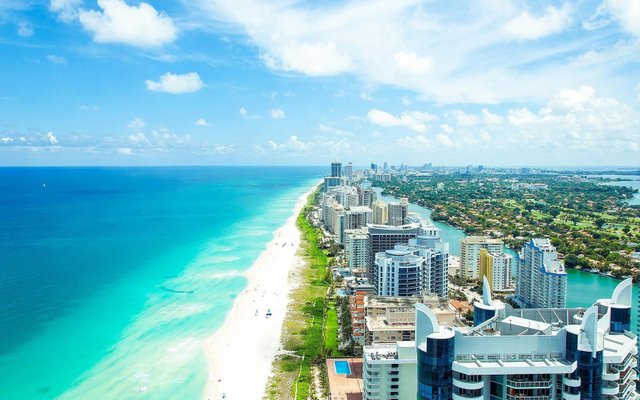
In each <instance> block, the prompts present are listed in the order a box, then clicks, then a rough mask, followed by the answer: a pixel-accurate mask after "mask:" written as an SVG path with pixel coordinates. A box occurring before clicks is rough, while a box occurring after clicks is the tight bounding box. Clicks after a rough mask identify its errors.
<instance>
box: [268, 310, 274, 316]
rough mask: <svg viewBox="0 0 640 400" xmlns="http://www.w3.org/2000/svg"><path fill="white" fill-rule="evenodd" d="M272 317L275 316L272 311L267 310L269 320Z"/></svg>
mask: <svg viewBox="0 0 640 400" xmlns="http://www.w3.org/2000/svg"><path fill="white" fill-rule="evenodd" d="M271 315H273V314H272V313H271V309H268V310H267V318H269V317H270V316H271Z"/></svg>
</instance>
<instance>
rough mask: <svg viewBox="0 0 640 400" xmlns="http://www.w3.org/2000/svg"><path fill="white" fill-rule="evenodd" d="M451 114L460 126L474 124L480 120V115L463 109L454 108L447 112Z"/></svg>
mask: <svg viewBox="0 0 640 400" xmlns="http://www.w3.org/2000/svg"><path fill="white" fill-rule="evenodd" d="M447 114H448V115H449V116H451V117H453V118H454V119H455V120H456V123H457V124H458V125H459V126H473V125H477V124H478V123H479V122H480V119H479V118H478V116H476V115H473V114H467V113H465V112H464V111H462V110H452V111H449V112H448V113H447Z"/></svg>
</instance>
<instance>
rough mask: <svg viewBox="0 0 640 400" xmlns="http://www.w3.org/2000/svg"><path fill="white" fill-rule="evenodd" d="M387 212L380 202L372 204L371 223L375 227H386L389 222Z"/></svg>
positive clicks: (382, 202)
mask: <svg viewBox="0 0 640 400" xmlns="http://www.w3.org/2000/svg"><path fill="white" fill-rule="evenodd" d="M388 213H389V210H388V208H387V205H386V203H385V202H384V201H382V200H376V201H375V202H374V203H373V223H374V224H376V225H386V224H387V221H388V220H389V214H388Z"/></svg>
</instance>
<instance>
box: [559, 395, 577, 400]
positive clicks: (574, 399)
mask: <svg viewBox="0 0 640 400" xmlns="http://www.w3.org/2000/svg"><path fill="white" fill-rule="evenodd" d="M562 398H563V399H564V400H580V394H571V393H562Z"/></svg>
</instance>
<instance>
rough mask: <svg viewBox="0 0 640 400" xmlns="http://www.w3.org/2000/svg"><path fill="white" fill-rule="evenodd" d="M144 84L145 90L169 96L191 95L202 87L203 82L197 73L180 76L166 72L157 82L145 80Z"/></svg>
mask: <svg viewBox="0 0 640 400" xmlns="http://www.w3.org/2000/svg"><path fill="white" fill-rule="evenodd" d="M145 83H146V84H147V90H151V91H152V92H164V93H171V94H181V93H193V92H197V91H198V90H200V89H202V88H203V87H204V82H202V80H201V79H200V75H198V73H197V72H189V73H187V74H182V75H180V74H173V73H171V72H167V73H166V74H164V75H162V76H161V77H160V80H159V81H152V80H146V81H145Z"/></svg>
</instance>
